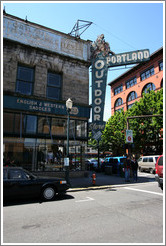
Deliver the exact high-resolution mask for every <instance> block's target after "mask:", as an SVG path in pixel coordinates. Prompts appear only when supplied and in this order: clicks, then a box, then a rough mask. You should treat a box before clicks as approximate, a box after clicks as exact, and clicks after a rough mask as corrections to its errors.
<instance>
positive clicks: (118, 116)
mask: <svg viewBox="0 0 166 246" xmlns="http://www.w3.org/2000/svg"><path fill="white" fill-rule="evenodd" d="M154 114H155V115H156V114H157V115H159V114H160V115H162V114H163V89H161V90H160V91H157V92H155V91H149V93H146V94H143V97H142V98H141V99H140V101H139V102H136V103H135V104H134V105H133V106H132V108H131V109H129V110H128V111H127V112H124V111H121V112H116V113H115V114H114V115H113V116H111V117H110V119H109V120H108V122H107V123H106V126H105V130H104V131H103V135H102V140H101V143H100V145H101V146H103V148H104V147H106V148H107V149H105V150H107V151H108V150H111V151H112V152H113V154H115V155H119V154H124V152H125V149H124V144H125V140H126V138H125V133H126V128H127V126H126V124H127V117H131V116H141V115H154ZM162 128H163V117H148V118H135V119H130V120H129V129H130V130H133V139H134V146H135V147H134V149H133V152H137V153H138V152H140V151H141V149H143V150H144V152H145V153H146V152H148V151H151V150H150V148H152V145H153V146H155V151H156V153H157V152H158V153H160V152H162V144H163V143H162V141H161V138H160V137H159V135H160V130H161V129H162ZM108 148H109V149H108Z"/></svg>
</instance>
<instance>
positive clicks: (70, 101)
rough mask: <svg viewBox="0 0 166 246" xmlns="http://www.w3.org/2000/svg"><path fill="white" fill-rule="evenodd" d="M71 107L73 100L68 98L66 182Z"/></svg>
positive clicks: (66, 175) (67, 177)
mask: <svg viewBox="0 0 166 246" xmlns="http://www.w3.org/2000/svg"><path fill="white" fill-rule="evenodd" d="M72 107H73V101H72V100H71V99H70V98H69V99H68V100H67V101H66V110H67V150H66V155H67V159H68V165H67V166H66V172H65V177H66V181H67V183H68V184H70V181H69V125H70V111H71V109H72Z"/></svg>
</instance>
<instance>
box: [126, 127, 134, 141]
mask: <svg viewBox="0 0 166 246" xmlns="http://www.w3.org/2000/svg"><path fill="white" fill-rule="evenodd" d="M126 143H133V131H132V130H126Z"/></svg>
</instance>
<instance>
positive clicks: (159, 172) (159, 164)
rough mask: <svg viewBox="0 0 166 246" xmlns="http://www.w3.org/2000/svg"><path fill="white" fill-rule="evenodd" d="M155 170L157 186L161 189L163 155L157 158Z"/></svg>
mask: <svg viewBox="0 0 166 246" xmlns="http://www.w3.org/2000/svg"><path fill="white" fill-rule="evenodd" d="M155 172H156V174H155V179H156V181H157V182H158V185H159V187H160V188H161V189H163V155H160V156H159V158H158V159H157V162H156V165H155Z"/></svg>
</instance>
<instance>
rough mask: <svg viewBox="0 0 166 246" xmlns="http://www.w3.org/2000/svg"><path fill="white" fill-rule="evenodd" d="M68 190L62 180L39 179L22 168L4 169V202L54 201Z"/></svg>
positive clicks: (64, 181) (67, 186)
mask: <svg viewBox="0 0 166 246" xmlns="http://www.w3.org/2000/svg"><path fill="white" fill-rule="evenodd" d="M68 188H69V185H68V184H67V182H66V180H65V179H62V178H49V177H48V178H46V177H37V176H35V175H33V174H32V173H30V172H29V171H27V170H25V169H23V168H20V167H4V168H3V197H4V200H9V199H16V198H32V197H33V198H34V197H36V198H37V197H41V198H42V199H44V200H53V199H54V198H55V195H56V194H59V193H65V192H66V190H67V189H68Z"/></svg>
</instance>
